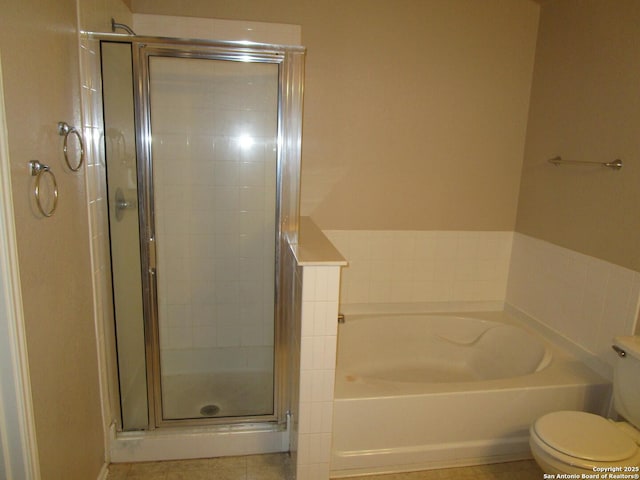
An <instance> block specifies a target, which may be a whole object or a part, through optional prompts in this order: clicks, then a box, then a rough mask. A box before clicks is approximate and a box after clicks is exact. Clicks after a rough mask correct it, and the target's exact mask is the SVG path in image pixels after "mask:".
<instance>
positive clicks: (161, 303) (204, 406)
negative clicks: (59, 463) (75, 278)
mask: <svg viewBox="0 0 640 480" xmlns="http://www.w3.org/2000/svg"><path fill="white" fill-rule="evenodd" d="M303 55H304V51H303V49H302V48H298V47H279V46H270V45H262V44H246V43H240V42H238V43H231V42H226V43H224V42H223V43H220V42H217V43H212V42H198V43H194V42H185V41H179V40H169V39H166V38H165V39H152V38H140V37H119V36H105V37H104V38H102V39H101V41H100V58H101V69H102V94H103V95H102V96H103V113H104V156H105V164H106V177H107V192H108V208H109V215H108V217H109V235H110V252H111V274H112V275H111V276H112V287H113V304H114V316H115V330H116V346H117V364H118V365H117V369H118V382H119V393H120V413H121V425H120V427H121V429H122V430H125V431H127V430H146V429H154V428H158V427H163V426H168V425H187V426H188V425H210V424H214V425H216V424H262V423H271V424H282V423H284V421H285V419H286V412H287V409H288V405H287V361H288V359H287V357H288V356H287V353H286V346H287V343H288V338H287V331H288V330H289V329H288V328H287V325H286V317H287V316H286V315H283V309H284V308H285V305H284V302H283V299H284V293H283V292H281V291H280V288H279V286H280V284H281V279H282V275H283V274H284V273H283V272H282V271H281V264H280V251H281V249H282V247H283V244H284V242H285V241H286V240H287V239H289V240H293V241H295V235H296V231H297V217H298V210H297V209H298V182H299V149H300V123H301V96H302V95H301V94H302V65H303V63H302V62H303Z"/></svg>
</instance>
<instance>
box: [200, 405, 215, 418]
mask: <svg viewBox="0 0 640 480" xmlns="http://www.w3.org/2000/svg"><path fill="white" fill-rule="evenodd" d="M218 412H220V407H219V406H218V405H205V406H204V407H202V408H201V409H200V415H202V416H203V417H214V416H216V415H217V414H218Z"/></svg>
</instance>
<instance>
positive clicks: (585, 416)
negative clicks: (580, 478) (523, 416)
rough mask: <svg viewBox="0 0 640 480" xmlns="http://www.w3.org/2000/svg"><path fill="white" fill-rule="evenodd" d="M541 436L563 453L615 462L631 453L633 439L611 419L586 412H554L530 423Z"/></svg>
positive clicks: (586, 458) (633, 444) (635, 446)
mask: <svg viewBox="0 0 640 480" xmlns="http://www.w3.org/2000/svg"><path fill="white" fill-rule="evenodd" d="M533 429H534V431H535V432H536V434H537V435H538V437H540V439H541V440H542V441H543V442H544V443H546V444H547V445H549V446H550V447H552V448H554V449H555V450H558V451H559V452H561V453H564V454H565V455H570V456H572V457H577V458H582V459H585V460H592V461H596V462H616V461H621V460H625V459H627V458H629V457H631V456H632V455H634V454H635V453H636V451H637V449H638V447H637V445H636V443H635V442H634V441H633V440H631V438H630V437H628V436H627V435H625V434H624V433H623V432H622V431H620V430H619V429H618V428H616V427H615V426H614V425H613V424H612V423H611V422H610V421H608V420H606V419H605V418H602V417H600V416H599V415H594V414H592V413H586V412H567V411H562V412H553V413H549V414H547V415H544V416H542V417H540V418H539V419H538V420H537V421H536V423H535V424H534V426H533Z"/></svg>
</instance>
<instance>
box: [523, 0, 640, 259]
mask: <svg viewBox="0 0 640 480" xmlns="http://www.w3.org/2000/svg"><path fill="white" fill-rule="evenodd" d="M638 58H640V2H638V1H637V0H581V1H579V2H578V1H576V0H554V1H552V2H549V3H547V4H544V5H543V7H542V13H541V20H540V28H539V39H538V47H537V54H536V63H535V71H534V80H533V88H532V96H531V110H530V116H529V125H528V132H527V144H526V152H525V159H524V170H523V175H522V184H521V189H520V190H521V194H520V203H519V208H518V221H517V231H518V232H521V233H524V234H527V235H530V236H533V237H536V238H539V239H542V240H546V241H549V242H552V243H555V244H557V245H560V246H562V247H565V248H569V249H571V250H576V251H578V252H581V253H584V254H587V255H591V256H594V257H598V258H601V259H604V260H607V261H609V262H613V263H616V264H619V265H622V266H624V267H627V268H631V269H633V270H636V271H638V270H640V255H638V245H640V229H639V228H638V225H639V224H638V210H639V209H640V188H639V185H640V165H638V159H639V157H638V154H639V153H640V135H639V132H640V87H639V86H640V63H639V62H638ZM556 155H562V156H563V157H564V158H566V159H572V160H587V161H598V162H603V161H611V160H614V159H616V158H621V159H622V160H623V161H624V162H625V166H624V168H623V169H622V170H621V171H619V172H616V171H611V170H607V169H604V168H586V167H554V166H552V165H549V164H547V163H546V160H547V159H548V158H551V157H554V156H556Z"/></svg>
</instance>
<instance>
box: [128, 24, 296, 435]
mask: <svg viewBox="0 0 640 480" xmlns="http://www.w3.org/2000/svg"><path fill="white" fill-rule="evenodd" d="M132 45H133V75H134V93H135V98H134V102H135V110H136V111H135V116H136V130H137V132H136V135H137V141H136V150H137V156H138V201H139V205H140V213H139V215H140V243H141V245H140V249H141V268H142V287H143V298H144V301H143V309H144V325H145V355H146V369H147V400H148V402H147V403H148V408H149V426H148V429H149V430H153V429H156V428H159V427H166V426H185V427H189V426H202V425H209V426H210V425H213V426H215V425H221V426H224V425H229V424H233V425H234V428H242V427H246V428H251V429H255V428H270V427H269V425H271V426H272V427H273V426H274V425H275V426H276V427H277V428H284V425H285V424H286V420H287V412H288V410H289V408H290V407H289V405H288V402H289V394H288V377H287V374H288V372H287V366H288V365H287V363H288V362H287V357H288V355H287V353H286V348H287V346H288V345H289V344H290V342H289V339H288V333H287V332H286V330H288V328H287V326H286V325H284V321H285V320H284V319H283V317H284V316H283V315H282V314H281V312H282V309H283V308H282V305H281V303H282V301H283V297H282V295H283V292H281V288H280V285H281V277H282V272H281V270H282V262H281V258H282V255H281V250H282V248H283V245H285V242H284V241H283V239H285V238H287V239H294V238H296V237H297V218H298V194H299V159H300V143H301V142H300V140H301V113H302V84H301V81H302V73H303V72H302V68H303V67H302V58H303V56H304V49H303V48H302V47H289V46H274V45H266V44H256V43H248V42H198V41H193V40H177V39H167V38H159V39H156V38H147V37H145V38H140V37H133V39H132ZM154 56H155V57H158V56H159V57H174V58H193V59H206V60H223V61H234V62H253V63H272V64H276V65H278V113H277V115H278V119H277V125H278V126H277V142H276V144H277V163H276V165H277V167H276V168H277V173H276V178H277V180H276V182H277V185H276V191H277V199H276V217H277V218H276V225H275V226H276V237H277V238H276V242H275V244H276V252H275V262H276V265H275V279H274V280H275V292H274V296H275V308H274V322H275V325H274V330H275V338H274V370H273V371H274V412H273V414H272V415H259V416H253V417H252V416H248V417H222V418H202V419H200V418H198V419H175V420H167V419H164V418H163V415H162V391H161V374H160V339H159V323H158V297H157V271H156V247H155V238H156V237H155V235H156V232H155V212H154V191H153V158H152V150H151V117H150V78H149V60H150V58H151V57H154ZM292 113H293V114H294V117H295V118H291V117H290V115H291V114H292ZM292 159H296V161H295V162H293V163H295V165H292V164H291V163H292ZM294 177H295V178H294ZM283 179H284V180H285V181H284V182H283ZM292 181H295V184H294V185H291V184H290V183H291V182H292ZM292 196H293V197H294V198H292ZM283 198H284V199H285V201H284V202H283V201H282V200H283ZM283 209H284V211H283ZM292 219H295V221H294V220H292ZM272 427H271V428H272Z"/></svg>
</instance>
